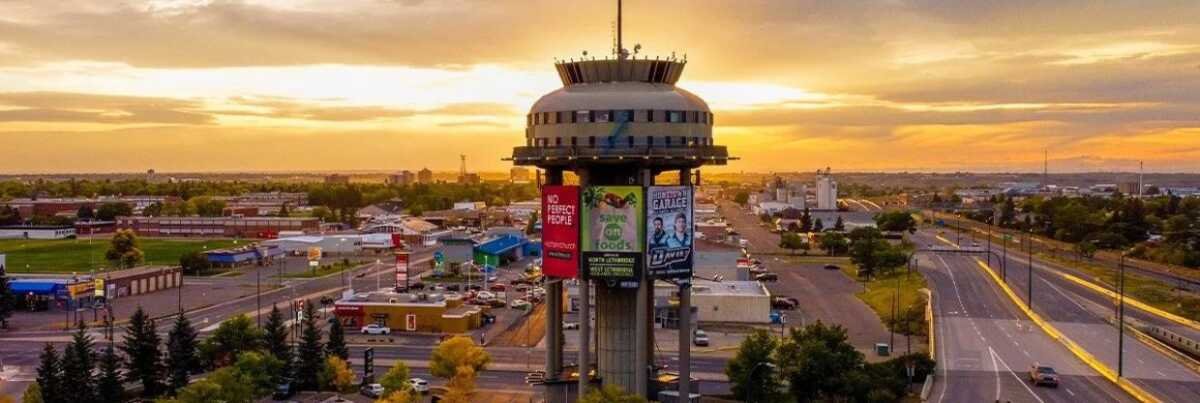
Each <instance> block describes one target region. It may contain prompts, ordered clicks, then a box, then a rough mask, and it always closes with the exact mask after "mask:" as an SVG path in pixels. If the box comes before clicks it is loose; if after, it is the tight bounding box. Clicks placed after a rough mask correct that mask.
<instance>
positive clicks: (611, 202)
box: [581, 186, 645, 280]
mask: <svg viewBox="0 0 1200 403" xmlns="http://www.w3.org/2000/svg"><path fill="white" fill-rule="evenodd" d="M581 199H582V201H583V213H582V214H581V220H582V225H583V231H582V234H583V241H582V243H583V245H582V246H583V270H584V275H585V276H587V277H588V278H596V279H611V280H622V279H638V278H640V277H641V275H642V273H641V260H642V239H644V237H643V235H642V234H643V233H644V232H645V223H644V221H643V219H644V218H645V217H644V214H643V212H642V202H643V200H642V188H641V186H591V187H587V188H585V189H584V190H583V195H582V197H581Z"/></svg>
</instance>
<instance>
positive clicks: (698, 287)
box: [567, 278, 771, 328]
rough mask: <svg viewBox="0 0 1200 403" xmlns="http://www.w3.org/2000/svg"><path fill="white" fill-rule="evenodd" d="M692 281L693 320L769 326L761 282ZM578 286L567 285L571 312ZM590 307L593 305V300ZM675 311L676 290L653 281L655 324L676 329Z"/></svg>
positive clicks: (577, 300)
mask: <svg viewBox="0 0 1200 403" xmlns="http://www.w3.org/2000/svg"><path fill="white" fill-rule="evenodd" d="M692 282H693V285H692V287H691V290H692V312H693V317H692V319H693V320H695V321H697V322H701V323H732V324H738V323H742V324H764V323H771V292H770V291H769V290H767V288H766V286H764V285H763V284H762V283H760V282H758V281H736V280H724V281H719V282H718V281H710V280H705V279H699V278H697V279H693V281H692ZM578 284H579V282H578V281H573V282H572V283H571V284H569V285H568V289H567V297H568V299H569V300H568V304H569V309H570V310H571V311H577V310H578V309H579V304H580V303H581V302H582V301H581V300H580V295H579V290H578ZM593 294H594V293H593ZM592 304H593V305H595V300H593V301H592ZM678 311H679V287H678V286H675V285H673V284H670V283H667V282H662V281H657V282H655V284H654V312H655V313H654V323H655V325H656V326H658V327H665V328H674V327H677V326H678V320H679V313H678ZM693 326H694V324H693Z"/></svg>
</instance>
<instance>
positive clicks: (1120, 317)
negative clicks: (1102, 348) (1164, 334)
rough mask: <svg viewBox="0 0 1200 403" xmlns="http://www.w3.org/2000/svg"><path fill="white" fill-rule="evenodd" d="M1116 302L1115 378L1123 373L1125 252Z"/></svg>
mask: <svg viewBox="0 0 1200 403" xmlns="http://www.w3.org/2000/svg"><path fill="white" fill-rule="evenodd" d="M1119 265H1120V268H1121V270H1120V271H1121V274H1120V276H1121V278H1120V279H1119V280H1117V283H1118V286H1117V288H1118V295H1119V297H1118V301H1119V302H1118V303H1117V378H1121V377H1122V376H1124V375H1125V252H1124V251H1122V252H1121V263H1120V264H1119Z"/></svg>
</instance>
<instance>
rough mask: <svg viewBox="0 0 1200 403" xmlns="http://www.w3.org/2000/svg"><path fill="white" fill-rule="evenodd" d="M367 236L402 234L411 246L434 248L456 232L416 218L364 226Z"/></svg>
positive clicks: (363, 230)
mask: <svg viewBox="0 0 1200 403" xmlns="http://www.w3.org/2000/svg"><path fill="white" fill-rule="evenodd" d="M362 232H363V233H365V234H400V236H401V239H403V240H404V242H405V243H407V244H409V245H424V246H432V245H435V244H437V242H438V240H439V239H442V238H447V237H450V236H452V235H454V231H451V230H448V229H442V228H441V227H438V226H437V225H436V224H433V223H431V222H429V221H425V220H423V219H420V218H416V217H403V218H396V219H389V220H384V221H377V222H373V223H370V224H367V225H366V226H363V228H362Z"/></svg>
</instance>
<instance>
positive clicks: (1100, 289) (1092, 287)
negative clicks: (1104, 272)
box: [1057, 272, 1200, 330]
mask: <svg viewBox="0 0 1200 403" xmlns="http://www.w3.org/2000/svg"><path fill="white" fill-rule="evenodd" d="M1057 273H1058V275H1060V276H1062V277H1063V278H1065V279H1067V280H1070V281H1071V282H1074V283H1075V284H1079V285H1081V286H1084V287H1087V288H1088V289H1090V290H1092V291H1095V292H1098V293H1100V294H1103V295H1105V296H1107V297H1109V298H1117V297H1118V296H1117V293H1115V292H1113V291H1112V290H1109V289H1107V288H1104V287H1101V286H1099V285H1097V284H1096V283H1093V282H1091V281H1087V280H1084V279H1082V278H1079V277H1076V276H1074V275H1071V274H1067V273H1063V272H1057ZM1125 303H1126V304H1129V305H1132V306H1133V307H1134V308H1137V309H1141V310H1143V311H1146V312H1148V313H1151V314H1154V315H1156V316H1159V317H1161V318H1163V319H1167V320H1170V321H1172V322H1175V323H1178V324H1181V325H1184V326H1187V327H1190V328H1192V329H1196V330H1200V323H1197V322H1196V321H1194V320H1191V319H1188V318H1185V317H1182V316H1179V315H1176V314H1173V313H1170V312H1167V311H1164V310H1162V309H1158V308H1155V307H1153V306H1151V305H1150V304H1147V303H1145V302H1142V301H1139V300H1136V299H1133V298H1130V297H1129V295H1126V296H1125Z"/></svg>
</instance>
